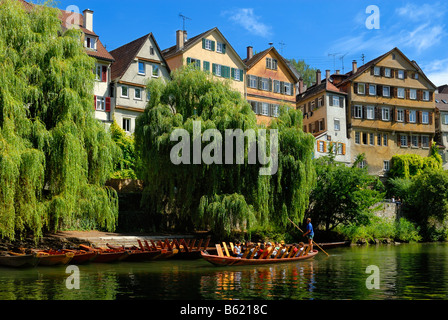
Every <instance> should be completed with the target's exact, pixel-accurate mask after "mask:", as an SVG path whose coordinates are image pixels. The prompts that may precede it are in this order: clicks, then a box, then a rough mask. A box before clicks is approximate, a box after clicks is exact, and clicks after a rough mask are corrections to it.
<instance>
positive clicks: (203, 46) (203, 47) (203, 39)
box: [202, 38, 205, 49]
mask: <svg viewBox="0 0 448 320" xmlns="http://www.w3.org/2000/svg"><path fill="white" fill-rule="evenodd" d="M202 49H205V38H202Z"/></svg>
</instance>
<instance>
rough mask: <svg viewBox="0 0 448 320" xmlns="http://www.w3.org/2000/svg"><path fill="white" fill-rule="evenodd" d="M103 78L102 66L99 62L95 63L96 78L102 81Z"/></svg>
mask: <svg viewBox="0 0 448 320" xmlns="http://www.w3.org/2000/svg"><path fill="white" fill-rule="evenodd" d="M101 79H102V66H101V65H99V64H97V65H95V80H96V81H101Z"/></svg>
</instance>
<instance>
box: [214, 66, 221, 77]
mask: <svg viewBox="0 0 448 320" xmlns="http://www.w3.org/2000/svg"><path fill="white" fill-rule="evenodd" d="M215 75H217V76H221V65H220V64H217V65H216V67H215Z"/></svg>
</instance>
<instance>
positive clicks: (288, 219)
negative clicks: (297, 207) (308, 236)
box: [288, 218, 330, 257]
mask: <svg viewBox="0 0 448 320" xmlns="http://www.w3.org/2000/svg"><path fill="white" fill-rule="evenodd" d="M288 220H289V222H291V223H292V224H293V225H294V227H296V228H297V229H299V231H300V232H302V233H304V232H303V231H302V229H300V228H299V227H298V226H297V225H296V224H295V223H294V222H292V220H291V219H289V218H288ZM311 241H313V243H314V244H315V245H316V246H317V247H318V248H319V249H320V250H322V251H323V252H324V253H325V254H326V255H327V256H328V257H329V256H330V255H329V254H328V253H326V252H325V250H324V249H322V248H321V247H320V246H319V245H318V244H317V243H316V242H314V240H311Z"/></svg>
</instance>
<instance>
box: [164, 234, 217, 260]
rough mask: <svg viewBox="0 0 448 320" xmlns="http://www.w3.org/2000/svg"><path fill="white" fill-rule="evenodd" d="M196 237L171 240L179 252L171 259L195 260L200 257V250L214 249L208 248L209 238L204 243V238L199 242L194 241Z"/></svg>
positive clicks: (209, 250) (208, 250)
mask: <svg viewBox="0 0 448 320" xmlns="http://www.w3.org/2000/svg"><path fill="white" fill-rule="evenodd" d="M196 241H197V239H191V240H187V241H185V239H181V240H180V241H178V240H177V239H174V240H173V241H172V245H173V246H175V247H176V248H177V249H178V250H179V252H178V253H177V254H176V255H175V256H174V257H173V259H180V260H195V259H201V257H202V256H201V252H202V251H203V250H207V252H211V251H214V248H209V247H208V245H209V243H210V238H207V240H206V241H205V243H204V239H200V240H199V242H196Z"/></svg>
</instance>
